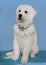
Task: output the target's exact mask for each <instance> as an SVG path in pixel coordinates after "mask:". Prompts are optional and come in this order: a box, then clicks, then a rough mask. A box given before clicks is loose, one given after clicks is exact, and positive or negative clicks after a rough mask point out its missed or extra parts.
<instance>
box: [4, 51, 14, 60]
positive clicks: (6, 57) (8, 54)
mask: <svg viewBox="0 0 46 65" xmlns="http://www.w3.org/2000/svg"><path fill="white" fill-rule="evenodd" d="M12 56H13V52H9V53H6V56H5V57H4V58H5V59H9V58H12Z"/></svg>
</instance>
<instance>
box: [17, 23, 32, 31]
mask: <svg viewBox="0 0 46 65" xmlns="http://www.w3.org/2000/svg"><path fill="white" fill-rule="evenodd" d="M32 24H33V23H31V24H29V25H28V26H27V27H21V26H20V25H18V27H19V29H20V30H22V31H24V30H25V29H27V28H29V27H30V25H32Z"/></svg>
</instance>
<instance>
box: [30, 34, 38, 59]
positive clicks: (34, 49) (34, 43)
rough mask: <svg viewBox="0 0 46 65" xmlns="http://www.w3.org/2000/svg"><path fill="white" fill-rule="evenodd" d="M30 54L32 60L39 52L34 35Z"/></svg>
mask: <svg viewBox="0 0 46 65" xmlns="http://www.w3.org/2000/svg"><path fill="white" fill-rule="evenodd" d="M31 51H32V52H31V54H30V57H32V58H34V57H35V55H36V54H37V53H38V52H39V48H38V44H37V37H36V35H35V36H34V38H33V43H32V49H31Z"/></svg>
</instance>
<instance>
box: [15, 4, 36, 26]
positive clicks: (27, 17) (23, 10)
mask: <svg viewBox="0 0 46 65" xmlns="http://www.w3.org/2000/svg"><path fill="white" fill-rule="evenodd" d="M35 15H36V11H35V10H34V9H33V8H32V6H29V5H20V6H19V7H18V8H17V10H16V21H17V23H18V24H19V25H23V26H24V25H28V24H30V23H32V22H33V21H32V20H33V18H34V16H35Z"/></svg>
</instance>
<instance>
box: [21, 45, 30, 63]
mask: <svg viewBox="0 0 46 65" xmlns="http://www.w3.org/2000/svg"><path fill="white" fill-rule="evenodd" d="M29 54H30V45H26V46H25V48H24V50H23V56H22V60H21V63H22V64H26V63H27V61H28V57H29Z"/></svg>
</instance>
